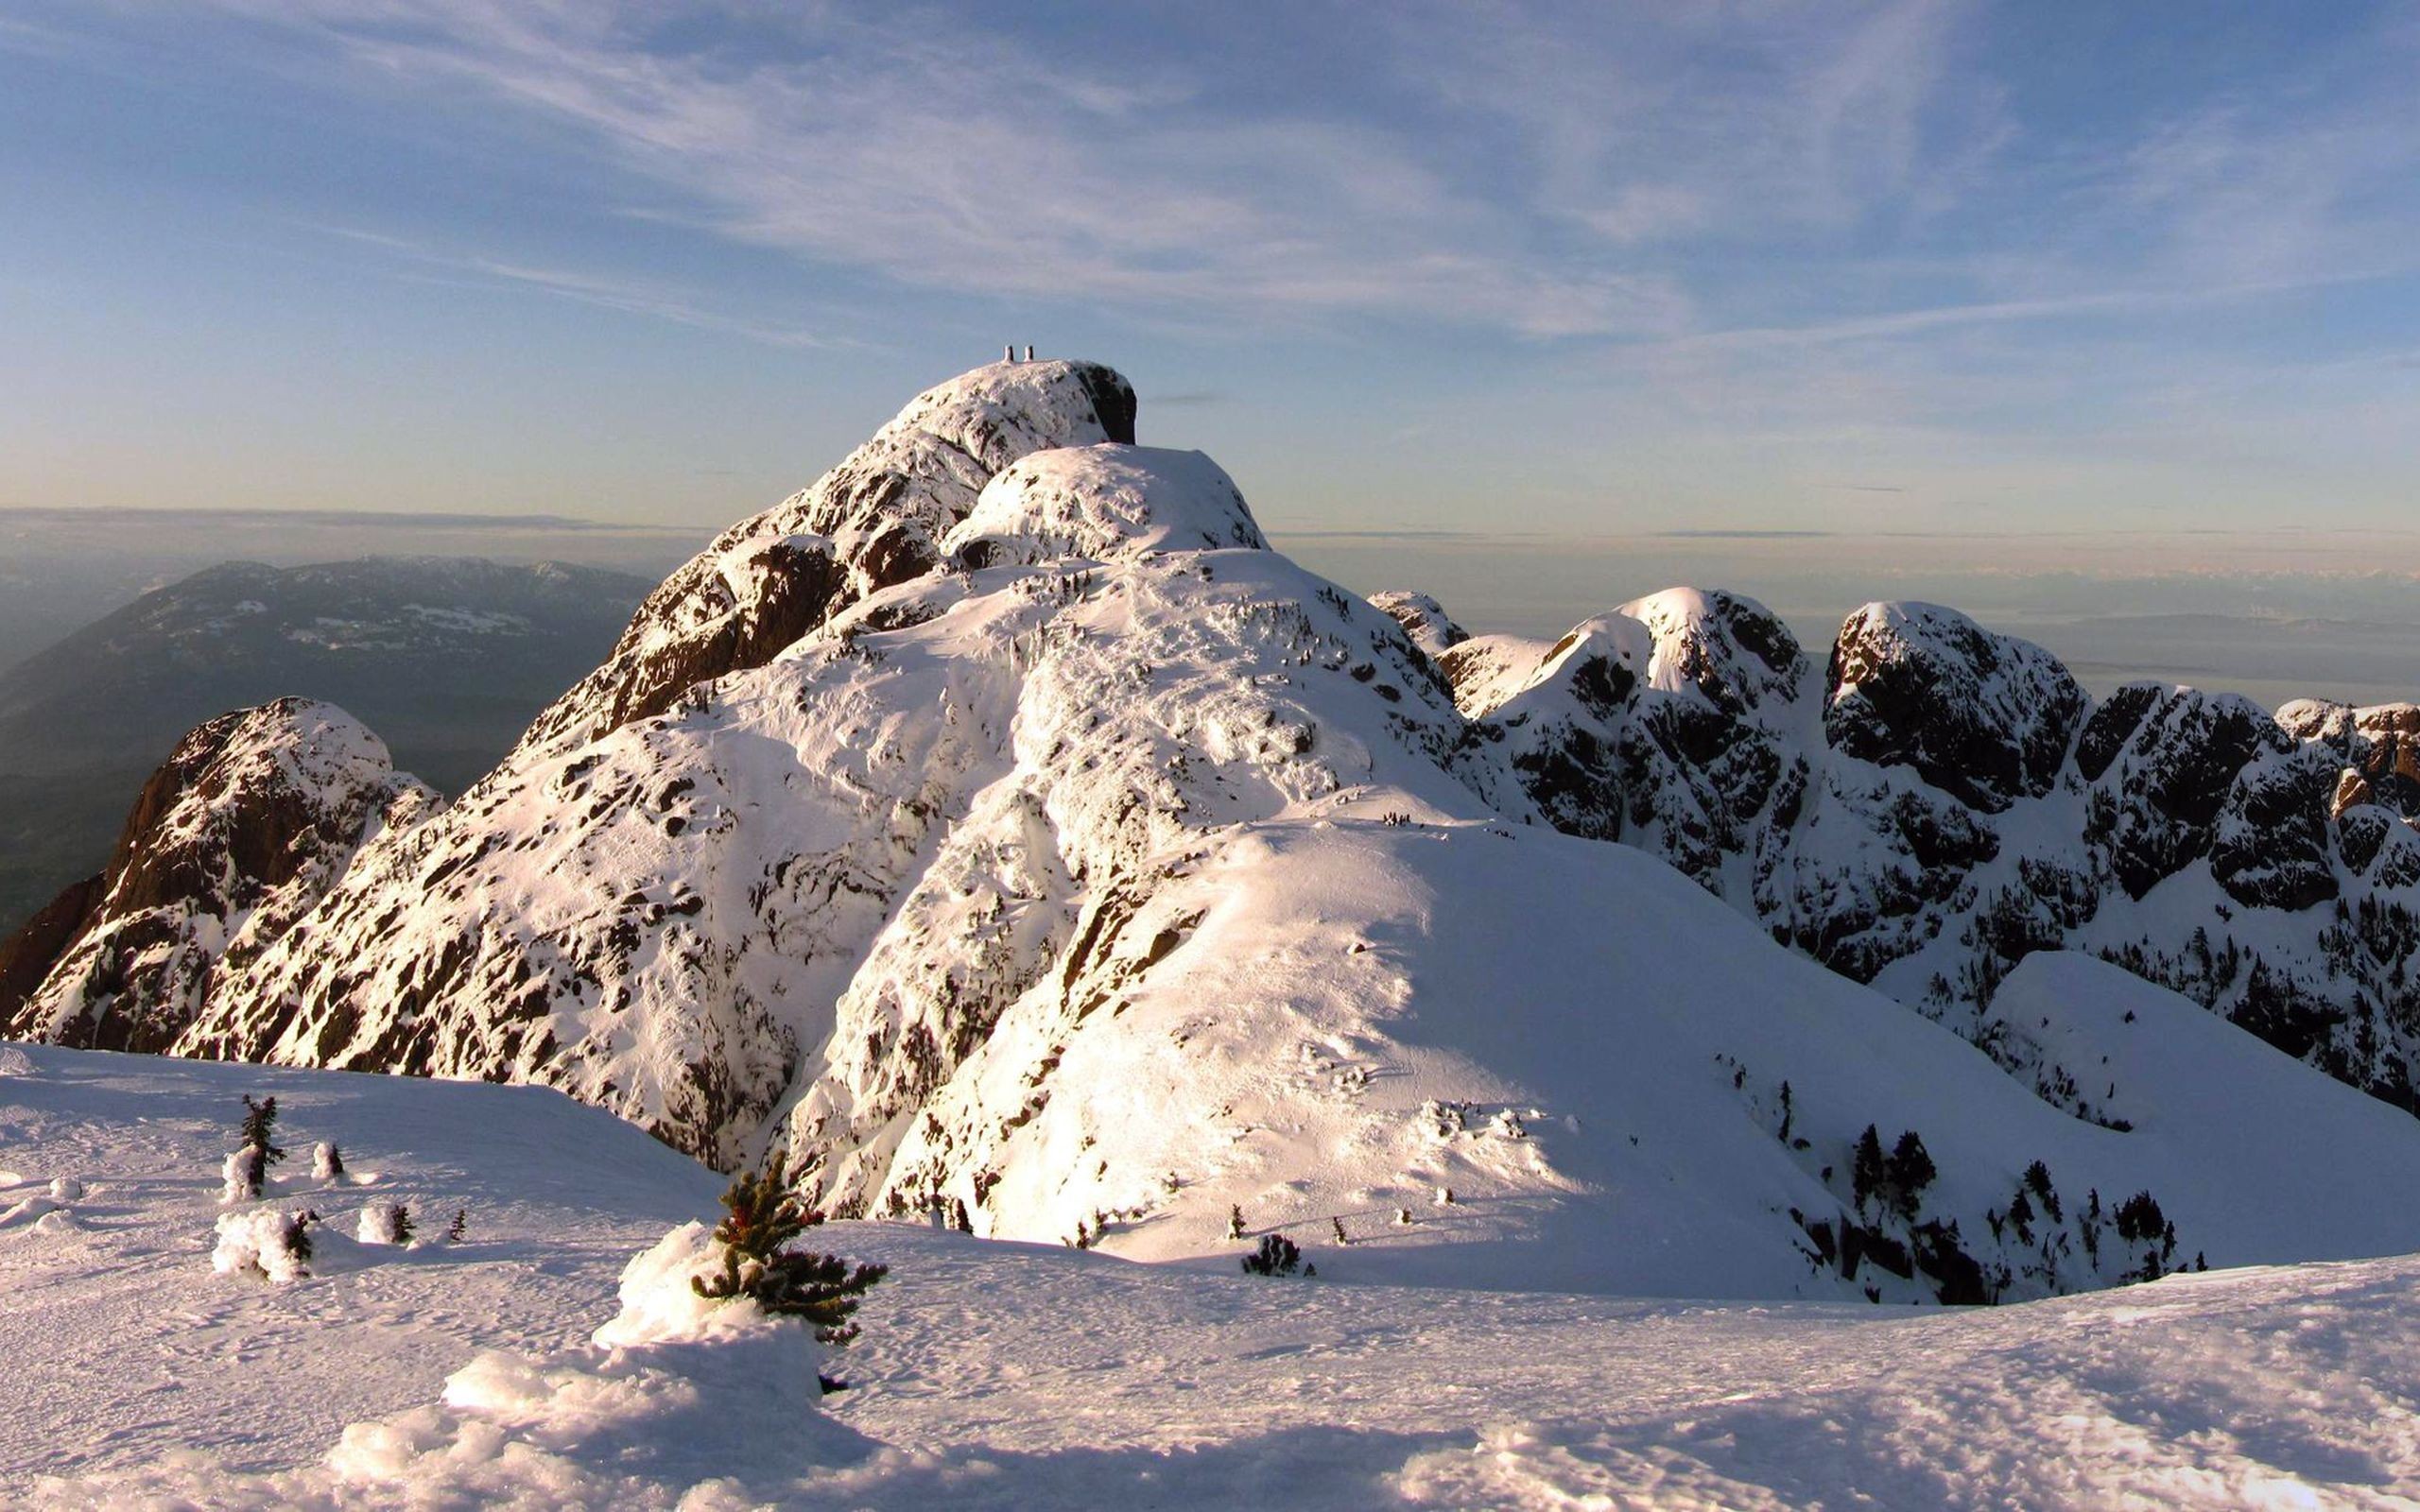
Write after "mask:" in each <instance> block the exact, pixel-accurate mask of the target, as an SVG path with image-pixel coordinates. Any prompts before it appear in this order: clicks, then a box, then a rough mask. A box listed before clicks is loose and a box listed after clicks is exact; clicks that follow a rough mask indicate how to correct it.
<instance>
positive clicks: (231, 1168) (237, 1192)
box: [218, 1144, 268, 1203]
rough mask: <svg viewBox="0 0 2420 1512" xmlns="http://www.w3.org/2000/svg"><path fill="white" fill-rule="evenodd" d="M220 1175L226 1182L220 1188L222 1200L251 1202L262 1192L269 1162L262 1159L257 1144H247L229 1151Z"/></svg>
mask: <svg viewBox="0 0 2420 1512" xmlns="http://www.w3.org/2000/svg"><path fill="white" fill-rule="evenodd" d="M219 1176H220V1177H221V1178H222V1180H223V1181H224V1183H225V1184H224V1185H223V1186H222V1187H221V1188H220V1189H219V1193H218V1200H219V1201H220V1202H222V1203H232V1202H250V1201H251V1200H252V1199H253V1198H255V1197H258V1196H259V1195H260V1194H261V1184H262V1183H263V1182H264V1181H266V1180H267V1179H268V1162H267V1161H265V1160H262V1159H261V1152H260V1149H259V1147H258V1146H257V1145H251V1144H247V1145H245V1146H244V1147H243V1148H242V1149H240V1150H230V1151H228V1152H227V1160H226V1163H225V1164H223V1165H221V1166H220V1167H219Z"/></svg>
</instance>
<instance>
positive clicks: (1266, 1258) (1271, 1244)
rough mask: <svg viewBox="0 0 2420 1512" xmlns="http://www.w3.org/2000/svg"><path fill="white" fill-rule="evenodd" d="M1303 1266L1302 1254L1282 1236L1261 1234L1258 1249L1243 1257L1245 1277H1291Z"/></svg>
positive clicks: (1292, 1243)
mask: <svg viewBox="0 0 2420 1512" xmlns="http://www.w3.org/2000/svg"><path fill="white" fill-rule="evenodd" d="M1302 1266H1303V1252H1302V1250H1301V1249H1299V1248H1298V1247H1296V1246H1295V1244H1294V1241H1292V1240H1291V1239H1288V1238H1287V1237H1286V1236H1285V1235H1284V1234H1263V1235H1261V1236H1260V1247H1259V1248H1258V1249H1256V1250H1254V1251H1253V1253H1251V1254H1249V1255H1246V1256H1245V1257H1244V1274H1245V1275H1247V1276H1291V1275H1293V1274H1294V1273H1295V1272H1296V1271H1298V1270H1300V1269H1301V1268H1302Z"/></svg>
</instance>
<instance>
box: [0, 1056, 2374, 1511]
mask: <svg viewBox="0 0 2420 1512" xmlns="http://www.w3.org/2000/svg"><path fill="white" fill-rule="evenodd" d="M244 1092H252V1093H256V1094H257V1093H262V1092H268V1093H272V1094H274V1095H275V1096H276V1097H277V1098H278V1101H279V1106H280V1108H281V1109H282V1111H283V1114H284V1116H283V1118H282V1120H281V1124H280V1131H281V1134H282V1135H283V1136H284V1137H285V1143H287V1144H288V1146H289V1147H291V1148H293V1149H294V1150H295V1152H296V1155H295V1158H294V1159H292V1160H288V1161H287V1162H286V1164H285V1166H284V1167H283V1168H282V1169H283V1171H284V1172H285V1173H286V1180H285V1184H284V1186H283V1188H282V1189H281V1190H278V1191H275V1192H273V1193H272V1194H271V1199H270V1200H271V1201H272V1202H273V1203H274V1204H276V1205H278V1206H288V1207H290V1206H312V1207H315V1208H317V1209H319V1210H320V1211H321V1213H322V1214H323V1216H325V1217H326V1218H327V1219H328V1224H327V1230H328V1233H329V1238H328V1239H326V1240H323V1254H322V1257H321V1259H320V1261H319V1262H318V1263H315V1265H314V1269H315V1271H317V1272H319V1274H315V1275H313V1276H312V1277H310V1278H309V1279H306V1280H300V1281H297V1282H295V1283H293V1284H291V1285H287V1286H282V1287H281V1286H272V1285H270V1284H268V1283H267V1282H265V1281H263V1280H258V1279H250V1278H241V1277H233V1276H222V1275H218V1274H216V1273H214V1272H213V1270H212V1268H211V1263H210V1250H211V1244H212V1230H213V1226H214V1223H215V1221H216V1217H217V1215H218V1213H219V1211H221V1210H220V1208H219V1205H218V1201H217V1198H218V1191H217V1188H218V1163H219V1160H220V1157H221V1156H222V1155H223V1153H224V1151H225V1149H226V1147H227V1145H228V1143H229V1141H228V1135H229V1133H230V1132H231V1130H232V1128H233V1125H234V1123H235V1120H236V1118H237V1117H238V1116H239V1115H240V1112H241V1108H240V1106H239V1104H238V1097H239V1095H240V1094H241V1093H244ZM321 1139H333V1140H335V1141H337V1142H338V1143H340V1144H341V1146H342V1148H343V1150H344V1153H345V1158H346V1162H347V1165H348V1168H349V1175H348V1176H347V1177H345V1178H343V1179H342V1181H341V1184H334V1183H329V1182H325V1181H320V1180H315V1179H314V1178H312V1177H310V1176H309V1174H308V1172H309V1165H310V1158H309V1149H310V1144H311V1143H312V1142H313V1141H316V1140H321ZM0 1141H5V1143H0V1166H5V1167H6V1173H5V1176H0V1180H5V1181H6V1183H7V1185H6V1186H5V1189H0V1358H5V1359H7V1360H8V1361H9V1369H8V1370H7V1371H6V1372H5V1373H0V1477H5V1478H4V1479H0V1497H5V1498H7V1499H9V1500H12V1501H39V1502H40V1503H43V1504H52V1505H78V1504H88V1505H92V1504H96V1505H120V1506H153V1507H179V1506H212V1507H216V1506H272V1505H297V1504H300V1505H314V1504H317V1505H394V1504H409V1505H421V1506H454V1505H472V1504H495V1503H513V1502H516V1501H517V1502H518V1503H519V1504H525V1505H530V1506H554V1505H564V1504H589V1505H629V1506H675V1505H686V1506H689V1507H693V1508H707V1507H733V1506H750V1505H759V1504H774V1505H797V1506H826V1505H829V1506H875V1507H889V1506H900V1507H908V1506H929V1505H936V1504H947V1505H953V1506H1035V1505H1098V1504H1117V1505H1127V1506H1136V1507H1142V1506H1157V1507H1196V1506H1199V1507H1211V1506H1219V1507H1224V1506H1234V1505H1249V1504H1267V1505H1282V1506H1294V1507H1361V1506H1382V1505H1414V1506H1430V1505H1433V1506H1495V1505H1535V1506H1608V1507H1620V1506H1634V1505H1656V1506H1725V1507H1762V1506H1850V1505H1860V1506H1887V1507H1928V1506H1936V1505H1951V1506H1998V1505H2011V1504H2014V1505H2025V1506H2077V1507H2086V1506H2089V1507H2096V1508H2099V1507H2124V1506H2144V1507H2152V1506H2177V1505H2187V1506H2190V1505H2209V1506H2292V1507H2306V1506H2345V1507H2411V1506H2415V1505H2420V1502H2415V1501H2414V1500H2412V1499H2411V1498H2412V1487H2414V1486H2420V1416H2416V1414H2420V1260H2382V1261H2366V1262H2356V1263H2335V1264H2323V1265H2299V1266H2284V1267H2269V1268H2256V1269H2248V1270H2238V1271H2215V1272H2211V1273H2208V1274H2205V1275H2196V1276H2178V1277H2170V1278H2169V1279H2167V1280H2161V1281H2158V1282H2155V1283H2152V1284H2151V1285H2147V1286H2134V1287H2126V1288H2121V1289H2119V1290H2117V1291H2114V1292H2108V1293H2102V1294H2100V1295H2097V1296H2092V1297H2074V1298H2065V1299H2059V1300H2053V1301H2047V1302H2039V1303H2030V1304H2025V1305H2021V1306H2011V1307H2005V1308H1999V1309H1991V1310H1980V1311H1974V1312H1962V1311H1945V1310H1937V1309H1926V1310H1923V1311H1921V1312H1918V1311H1914V1310H1905V1309H1899V1308H1889V1307H1886V1308H1879V1309H1877V1308H1873V1307H1868V1306H1862V1305H1845V1306H1843V1305H1837V1304H1814V1303H1790V1304H1778V1305H1743V1304H1732V1305H1718V1304H1696V1303H1673V1302H1641V1301H1623V1300H1616V1299H1608V1298H1601V1297H1568V1296H1559V1295H1543V1294H1528V1295H1520V1294H1509V1293H1477V1292H1467V1291H1454V1290H1446V1289H1422V1288H1411V1287H1400V1286H1385V1285H1377V1284H1371V1283H1368V1282H1367V1281H1366V1280H1364V1279H1363V1277H1362V1274H1361V1272H1362V1263H1363V1260H1364V1258H1365V1251H1364V1250H1363V1249H1361V1248H1360V1247H1359V1246H1357V1247H1356V1248H1354V1249H1348V1250H1342V1251H1328V1252H1323V1253H1322V1256H1321V1259H1322V1267H1321V1268H1322V1275H1321V1276H1320V1277H1319V1278H1318V1279H1317V1280H1300V1279H1293V1280H1254V1279H1250V1278H1246V1277H1244V1276H1242V1275H1240V1274H1238V1273H1236V1267H1235V1266H1234V1264H1233V1262H1232V1259H1230V1258H1228V1257H1219V1258H1218V1259H1216V1260H1215V1261H1201V1262H1195V1263H1176V1264H1167V1265H1156V1266H1144V1265H1136V1264H1132V1263H1127V1262H1122V1261H1118V1260H1115V1259H1111V1258H1108V1257H1106V1256H1102V1255H1098V1254H1084V1253H1080V1252H1077V1251H1073V1250H1067V1249H1062V1248H1056V1247H1047V1246H1017V1245H1007V1244H1000V1243H993V1242H985V1241H980V1240H976V1239H971V1238H965V1237H961V1236H958V1235H954V1234H947V1233H941V1232H936V1231H932V1230H929V1229H919V1228H913V1227H907V1226H900V1225H880V1224H838V1225H834V1226H832V1228H830V1229H828V1230H825V1232H826V1234H827V1235H828V1240H829V1243H830V1245H831V1246H832V1247H834V1248H836V1249H838V1250H839V1251H840V1252H842V1253H844V1254H847V1255H849V1256H851V1257H852V1258H859V1259H873V1260H880V1261H884V1262H887V1263H890V1265H891V1266H892V1267H893V1271H892V1276H891V1278H890V1280H888V1281H886V1282H885V1283H884V1284H883V1285H881V1286H879V1287H877V1288H876V1289H875V1291H874V1293H873V1297H872V1299H871V1300H870V1302H869V1303H868V1305H867V1307H866V1310H865V1312H864V1314H862V1321H863V1323H864V1325H865V1329H866V1332H865V1337H864V1338H863V1340H862V1341H860V1343H859V1344H857V1345H856V1347H854V1348H853V1349H850V1350H848V1351H847V1352H846V1353H845V1354H844V1355H842V1356H841V1357H840V1358H839V1360H838V1363H837V1364H835V1365H831V1366H827V1368H830V1369H832V1370H834V1371H836V1372H837V1373H838V1374H839V1375H841V1376H843V1377H845V1378H846V1379H847V1380H849V1381H850V1382H851V1383H852V1389H850V1390H848V1391H847V1392H844V1393H842V1394H839V1395H838V1396H835V1397H831V1398H827V1399H825V1400H824V1401H823V1402H822V1404H821V1411H819V1410H817V1407H816V1405H815V1404H814V1403H813V1401H812V1397H811V1391H809V1390H808V1389H807V1388H806V1385H805V1378H806V1377H808V1376H811V1374H812V1370H813V1361H814V1355H813V1352H812V1349H811V1347H809V1346H806V1345H805V1344H804V1336H803V1335H800V1334H796V1333H795V1332H794V1331H790V1330H789V1327H788V1326H787V1325H767V1324H764V1323H762V1322H761V1321H758V1322H754V1323H752V1324H751V1323H749V1322H747V1321H746V1320H741V1321H740V1322H737V1323H734V1324H732V1325H731V1326H730V1327H728V1328H727V1329H724V1330H723V1331H722V1332H708V1333H704V1334H700V1332H697V1330H696V1328H695V1327H694V1320H683V1319H677V1318H676V1319H674V1320H673V1322H672V1323H671V1324H670V1325H668V1326H667V1325H666V1324H665V1323H664V1321H663V1320H662V1319H661V1318H658V1317H653V1316H648V1315H646V1308H645V1307H640V1308H633V1309H631V1310H628V1311H626V1312H625V1314H624V1316H623V1318H622V1320H621V1321H620V1322H619V1323H617V1324H616V1329H617V1331H618V1332H617V1334H616V1337H617V1339H618V1340H619V1341H620V1342H623V1343H624V1344H625V1345H626V1346H627V1347H626V1348H625V1349H621V1350H619V1351H617V1352H609V1351H607V1350H605V1349H599V1348H596V1347H595V1346H593V1345H590V1344H589V1343H587V1342H586V1341H587V1340H588V1339H589V1337H590V1335H591V1334H592V1333H594V1332H596V1330H597V1329H598V1328H599V1326H600V1325H603V1324H605V1323H606V1322H607V1320H608V1319H609V1318H612V1317H614V1314H615V1308H616V1301H615V1295H614V1292H615V1281H616V1278H617V1277H619V1276H621V1275H622V1273H623V1270H624V1266H625V1263H627V1262H628V1261H629V1260H630V1259H631V1256H632V1255H634V1254H637V1253H639V1252H641V1251H644V1250H648V1248H649V1247H650V1246H657V1243H658V1241H659V1240H660V1239H662V1238H663V1237H664V1236H665V1234H666V1230H668V1229H674V1228H675V1227H676V1226H679V1225H681V1224H683V1223H685V1222H687V1221H689V1220H692V1219H699V1218H705V1217H710V1216H712V1213H713V1206H714V1204H713V1199H714V1196H715V1194H716V1193H717V1191H718V1190H719V1187H720V1185H721V1182H720V1178H718V1177H715V1176H713V1175H711V1174H710V1173H708V1172H706V1171H704V1170H703V1169H701V1168H700V1167H698V1166H695V1165H693V1164H691V1163H690V1162H689V1161H688V1160H685V1159H683V1158H682V1157H680V1156H678V1155H676V1154H674V1153H672V1152H671V1151H669V1150H667V1149H666V1148H664V1147H663V1146H661V1145H659V1144H657V1143H654V1142H652V1141H650V1140H648V1139H647V1138H646V1137H645V1136H644V1135H641V1134H639V1133H638V1132H637V1131H636V1130H634V1129H631V1128H630V1127H628V1126H627V1125H621V1124H619V1123H617V1122H615V1121H614V1120H613V1119H612V1118H610V1117H607V1116H605V1115H604V1114H601V1113H598V1112H596V1111H594V1110H592V1109H588V1108H581V1107H579V1106H577V1105H575V1104H573V1103H571V1102H570V1101H569V1100H568V1099H565V1098H563V1097H562V1096H560V1095H558V1094H555V1093H553V1092H549V1091H537V1090H531V1089H511V1088H498V1087H488V1086H478V1085H463V1084H450V1083H439V1082H426V1081H420V1080H409V1079H401V1078H382V1077H370V1076H354V1075H348V1074H337V1073H324V1072H297V1071H271V1070H267V1069H263V1068H258V1067H248V1066H231V1065H220V1064H211V1063H201V1062H189V1061H167V1060H152V1059H148V1058H146V1057H117V1056H102V1055H90V1054H79V1053H76V1052H68V1051H60V1050H52V1049H46V1048H25V1049H20V1048H17V1047H5V1046H0ZM61 1178H64V1179H61ZM79 1189H80V1190H79ZM373 1200H387V1201H395V1200H400V1201H406V1202H408V1203H410V1204H411V1205H412V1207H413V1211H414V1212H415V1214H416V1215H417V1216H418V1217H419V1218H420V1219H421V1222H422V1226H423V1232H425V1233H429V1234H434V1233H436V1232H437V1231H439V1230H440V1229H442V1227H443V1225H444V1222H445V1220H446V1219H447V1218H448V1217H450V1216H451V1214H452V1212H453V1211H454V1210H455V1209H456V1208H458V1207H460V1208H466V1209H467V1210H468V1212H469V1219H468V1238H467V1241H466V1242H465V1243H463V1244H460V1245H443V1244H432V1245H425V1246H422V1247H418V1248H413V1249H408V1250H398V1249H394V1248H392V1247H391V1246H369V1245H354V1244H352V1243H350V1242H347V1241H345V1240H344V1239H343V1237H342V1236H343V1235H345V1234H349V1233H351V1232H352V1229H353V1218H354V1213H355V1211H357V1210H358V1208H359V1207H360V1206H361V1205H362V1204H363V1203H364V1202H368V1201H373ZM2380 1200H2381V1202H2385V1203H2392V1202H2394V1200H2395V1197H2394V1195H2393V1194H2383V1193H2382V1194H2380ZM694 1237H695V1236H694V1235H691V1236H690V1239H691V1240H694ZM682 1246H683V1240H682V1239H681V1237H680V1236H678V1235H676V1236H675V1238H674V1239H673V1240H671V1241H667V1242H666V1245H665V1246H663V1247H661V1248H659V1249H658V1251H657V1255H656V1258H657V1260H658V1261H659V1262H664V1263H666V1264H667V1265H668V1267H669V1268H668V1270H667V1271H666V1276H667V1277H668V1278H669V1280H673V1281H677V1280H678V1277H679V1275H680V1274H681V1269H680V1262H681V1260H682V1257H683V1255H684V1254H686V1253H687V1251H686V1250H684V1249H683V1247H682ZM1238 1248H1240V1246H1238ZM1366 1258H1367V1259H1368V1260H1369V1261H1371V1262H1372V1263H1373V1266H1372V1268H1377V1267H1376V1265H1375V1262H1376V1260H1377V1257H1376V1255H1375V1254H1367V1255H1366ZM659 1268H663V1267H659ZM632 1274H633V1277H634V1280H631V1281H629V1282H626V1286H625V1289H626V1292H627V1293H629V1294H630V1295H631V1297H635V1298H636V1299H637V1300H638V1301H639V1302H641V1303H643V1304H647V1305H648V1306H659V1305H661V1304H663V1303H665V1302H666V1298H670V1299H671V1302H672V1304H673V1311H675V1312H678V1310H679V1308H678V1297H679V1290H678V1288H677V1286H675V1287H672V1288H669V1289H668V1290H667V1289H666V1288H665V1287H664V1286H663V1285H662V1281H663V1280H664V1279H665V1278H658V1277H650V1276H649V1275H648V1273H647V1272H646V1270H645V1268H644V1267H641V1268H639V1269H638V1270H634V1271H633V1273H632ZM650 1288H652V1290H651V1289H650ZM634 1319H636V1320H637V1323H636V1324H634ZM448 1377H452V1378H453V1379H452V1382H451V1383H450V1384H449V1383H448V1379H447V1378H448ZM45 1478H49V1479H47V1480H46V1479H45ZM700 1482H708V1483H709V1484H705V1485H702V1486H701V1485H700V1484H699V1483H700ZM684 1499H685V1500H684Z"/></svg>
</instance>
